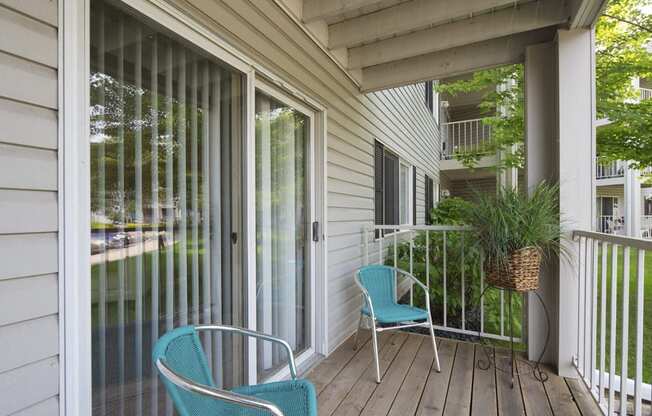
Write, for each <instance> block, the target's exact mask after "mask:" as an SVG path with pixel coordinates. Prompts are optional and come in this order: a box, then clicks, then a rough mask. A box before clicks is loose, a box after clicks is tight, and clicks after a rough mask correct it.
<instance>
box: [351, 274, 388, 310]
mask: <svg viewBox="0 0 652 416" xmlns="http://www.w3.org/2000/svg"><path fill="white" fill-rule="evenodd" d="M357 274H358V280H359V282H360V284H361V285H362V286H363V287H364V288H365V289H366V290H367V293H369V297H370V298H371V303H372V304H373V307H374V309H376V308H379V307H383V306H385V305H391V304H394V303H395V300H394V295H395V293H396V287H395V285H396V279H395V278H394V277H395V276H394V275H395V271H394V268H393V267H389V266H383V265H377V264H376V265H370V266H364V267H361V268H360V269H359V270H358V271H357Z"/></svg>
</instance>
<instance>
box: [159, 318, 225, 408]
mask: <svg viewBox="0 0 652 416" xmlns="http://www.w3.org/2000/svg"><path fill="white" fill-rule="evenodd" d="M152 359H153V360H154V363H156V361H157V360H159V359H160V360H161V361H162V362H164V363H165V364H166V365H167V366H168V367H169V368H170V369H171V370H172V371H174V372H175V373H177V374H179V375H181V376H184V377H186V378H188V379H190V380H192V381H194V382H196V383H200V384H204V385H206V386H210V387H214V386H215V385H214V383H213V377H212V376H211V371H210V368H209V366H208V362H207V360H206V355H205V354H204V349H203V348H202V345H201V341H200V339H199V335H198V334H197V331H196V330H195V328H194V327H192V326H183V327H180V328H176V329H173V330H172V331H170V332H168V333H166V334H165V335H163V336H162V337H161V338H160V339H159V340H158V341H157V342H156V345H155V346H154V351H153V353H152ZM161 378H162V379H163V383H164V384H165V388H166V389H167V391H168V394H169V395H170V397H171V398H172V401H173V402H174V406H175V408H176V409H177V412H178V413H179V415H180V416H201V415H221V414H226V413H223V410H224V404H223V403H220V402H218V401H216V400H215V399H212V398H209V397H206V396H202V395H199V394H197V393H191V392H188V391H186V390H184V389H182V388H180V387H178V386H177V385H175V384H174V383H172V382H171V381H170V380H168V379H167V378H166V377H165V376H163V375H161Z"/></svg>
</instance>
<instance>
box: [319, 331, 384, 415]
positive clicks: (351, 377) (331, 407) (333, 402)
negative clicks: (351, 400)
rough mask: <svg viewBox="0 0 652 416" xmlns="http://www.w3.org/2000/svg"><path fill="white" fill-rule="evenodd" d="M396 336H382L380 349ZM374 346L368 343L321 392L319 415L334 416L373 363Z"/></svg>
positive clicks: (379, 341)
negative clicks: (332, 415)
mask: <svg viewBox="0 0 652 416" xmlns="http://www.w3.org/2000/svg"><path fill="white" fill-rule="evenodd" d="M394 336H395V335H393V334H391V333H384V334H381V335H380V337H379V338H380V339H379V340H378V343H379V344H380V345H379V346H378V347H379V348H380V350H381V351H382V350H383V347H384V346H385V345H387V344H388V343H391V338H392V337H394ZM373 359H374V357H373V345H372V342H371V341H368V342H367V343H366V344H365V345H364V346H363V347H362V348H360V349H359V351H358V353H357V354H356V355H355V357H353V360H351V361H350V362H349V363H348V364H347V366H346V367H345V368H344V369H343V370H342V371H341V372H340V373H339V374H338V375H337V377H335V379H334V380H333V381H332V382H331V383H330V384H329V385H328V386H326V388H325V389H323V390H322V391H321V393H320V394H319V396H318V397H317V402H318V413H319V414H320V415H322V416H328V415H331V414H333V412H334V411H335V409H337V407H338V406H339V404H340V403H341V402H342V400H344V398H345V397H346V395H347V394H348V393H349V391H351V389H352V388H353V386H354V385H355V383H356V382H357V381H358V380H359V379H360V377H361V376H362V374H363V373H364V371H365V369H366V368H367V367H369V365H371V364H372V363H373Z"/></svg>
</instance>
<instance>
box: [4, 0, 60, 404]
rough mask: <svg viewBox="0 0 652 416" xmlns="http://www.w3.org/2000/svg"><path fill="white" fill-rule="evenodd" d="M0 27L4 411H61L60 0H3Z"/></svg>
mask: <svg viewBox="0 0 652 416" xmlns="http://www.w3.org/2000/svg"><path fill="white" fill-rule="evenodd" d="M0 27H2V36H0V74H2V76H0V396H1V397H0V415H46V414H47V415H56V414H57V413H58V409H59V403H58V392H59V359H58V353H59V334H58V332H59V319H58V280H57V274H56V273H57V229H58V224H57V212H58V207H57V157H58V155H57V85H58V81H57V2H56V1H50V0H0Z"/></svg>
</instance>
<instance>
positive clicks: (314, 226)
mask: <svg viewBox="0 0 652 416" xmlns="http://www.w3.org/2000/svg"><path fill="white" fill-rule="evenodd" d="M312 241H314V242H315V243H318V242H319V221H315V222H313V223H312Z"/></svg>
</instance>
